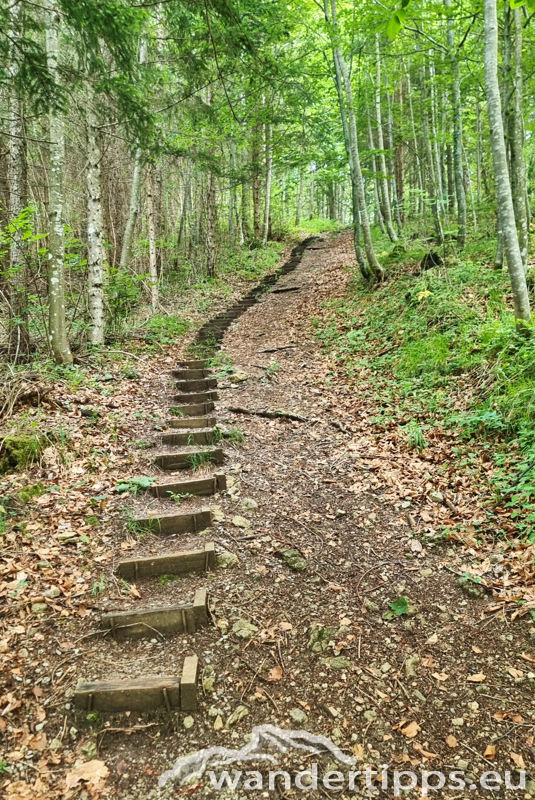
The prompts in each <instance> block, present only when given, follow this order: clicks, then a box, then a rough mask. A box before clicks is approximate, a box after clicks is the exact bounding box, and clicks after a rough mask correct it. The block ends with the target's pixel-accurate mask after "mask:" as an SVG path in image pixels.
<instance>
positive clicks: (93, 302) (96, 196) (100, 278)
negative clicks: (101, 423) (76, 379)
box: [87, 103, 104, 344]
mask: <svg viewBox="0 0 535 800" xmlns="http://www.w3.org/2000/svg"><path fill="white" fill-rule="evenodd" d="M101 158H102V153H101V148H100V140H99V131H98V119H97V115H96V113H95V110H94V108H93V106H92V104H91V103H89V105H88V109H87V283H88V290H87V294H88V306H89V316H90V318H91V343H92V344H103V343H104V263H103V262H104V258H103V255H104V247H103V245H104V227H103V222H102V187H101Z"/></svg>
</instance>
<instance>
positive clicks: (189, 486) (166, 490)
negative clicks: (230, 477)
mask: <svg viewBox="0 0 535 800" xmlns="http://www.w3.org/2000/svg"><path fill="white" fill-rule="evenodd" d="M226 488H227V478H226V475H225V474H224V473H223V472H216V473H215V475H214V476H213V477H210V478H198V479H197V480H195V479H194V480H191V481H176V482H173V483H159V484H158V485H157V486H151V487H150V492H151V493H152V494H153V495H154V496H155V497H169V495H170V493H171V492H172V493H173V494H193V495H195V496H196V497H200V496H204V495H210V494H216V493H217V492H224V491H225V489H226Z"/></svg>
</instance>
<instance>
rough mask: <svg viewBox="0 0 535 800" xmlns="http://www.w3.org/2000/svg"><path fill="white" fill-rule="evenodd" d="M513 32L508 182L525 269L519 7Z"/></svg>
mask: <svg viewBox="0 0 535 800" xmlns="http://www.w3.org/2000/svg"><path fill="white" fill-rule="evenodd" d="M513 19H514V25H515V33H514V62H515V66H514V78H513V81H514V116H513V125H512V137H511V173H512V175H511V183H512V185H513V202H514V207H515V219H516V225H517V228H518V241H519V244H520V254H521V256H522V263H523V264H524V270H526V269H527V265H528V247H529V220H528V204H527V177H526V162H525V159H524V114H523V91H524V78H523V74H522V16H521V10H520V8H515V9H514V10H513Z"/></svg>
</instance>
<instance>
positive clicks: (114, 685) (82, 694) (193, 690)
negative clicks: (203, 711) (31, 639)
mask: <svg viewBox="0 0 535 800" xmlns="http://www.w3.org/2000/svg"><path fill="white" fill-rule="evenodd" d="M198 672H199V662H198V659H197V656H187V657H186V658H185V659H184V666H183V668H182V675H181V677H180V678H177V677H173V676H164V677H159V676H158V677H147V678H134V679H132V678H128V679H125V680H121V681H94V682H93V683H82V682H81V683H79V684H78V686H77V687H76V689H75V690H74V697H73V700H74V704H75V705H76V706H77V707H78V708H83V709H85V711H87V712H90V711H101V712H109V713H110V714H113V713H116V712H121V711H138V712H143V711H152V710H153V709H156V708H164V709H167V711H172V710H173V709H177V710H178V709H180V710H181V711H195V709H196V708H197V677H198Z"/></svg>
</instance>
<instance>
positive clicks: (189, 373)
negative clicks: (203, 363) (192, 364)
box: [172, 369, 212, 381]
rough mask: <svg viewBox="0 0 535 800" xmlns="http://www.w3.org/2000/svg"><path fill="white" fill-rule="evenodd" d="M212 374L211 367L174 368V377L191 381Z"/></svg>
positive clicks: (208, 376)
mask: <svg viewBox="0 0 535 800" xmlns="http://www.w3.org/2000/svg"><path fill="white" fill-rule="evenodd" d="M211 374H212V370H210V369H174V370H173V371H172V375H173V378H177V379H178V380H190V381H194V380H200V379H201V378H210V377H211Z"/></svg>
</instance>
